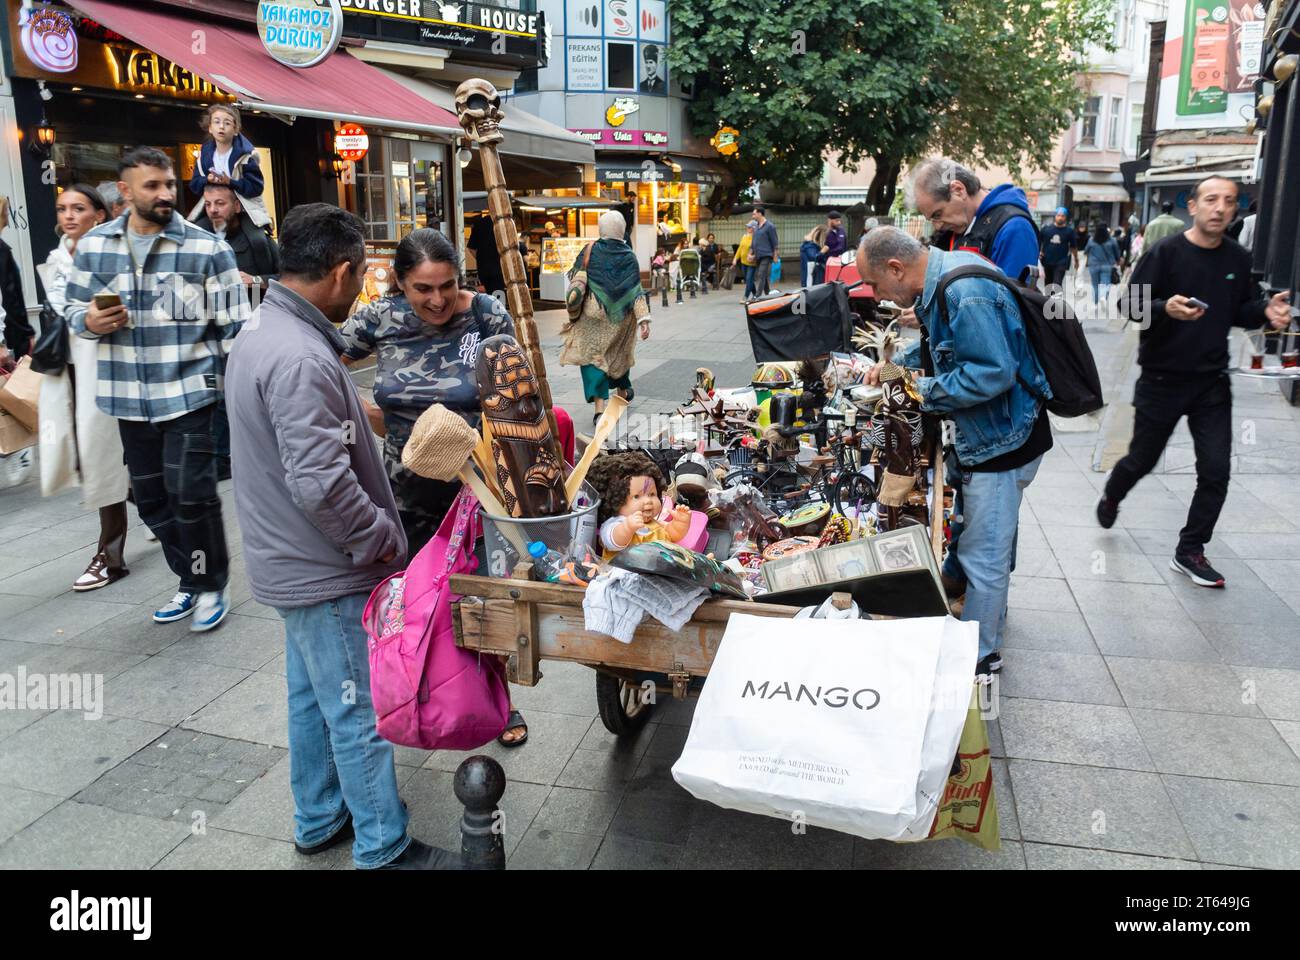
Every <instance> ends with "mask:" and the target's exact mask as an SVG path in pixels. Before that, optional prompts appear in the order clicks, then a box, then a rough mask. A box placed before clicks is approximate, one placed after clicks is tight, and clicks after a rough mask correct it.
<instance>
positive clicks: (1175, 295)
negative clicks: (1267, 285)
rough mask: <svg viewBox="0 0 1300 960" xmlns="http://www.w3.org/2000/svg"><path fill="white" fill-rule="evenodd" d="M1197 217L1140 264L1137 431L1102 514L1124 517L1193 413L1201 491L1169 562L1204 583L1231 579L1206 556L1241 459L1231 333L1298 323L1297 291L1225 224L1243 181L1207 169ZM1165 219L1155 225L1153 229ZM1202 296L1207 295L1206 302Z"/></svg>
mask: <svg viewBox="0 0 1300 960" xmlns="http://www.w3.org/2000/svg"><path fill="white" fill-rule="evenodd" d="M1187 209H1188V211H1189V212H1190V213H1191V215H1192V226H1191V227H1190V228H1189V229H1188V230H1187V231H1186V232H1185V233H1179V234H1177V235H1175V236H1173V237H1170V238H1168V239H1166V240H1164V241H1162V242H1160V243H1157V244H1152V246H1151V247H1150V249H1148V250H1147V252H1146V253H1145V255H1144V256H1143V257H1142V259H1141V260H1140V261H1139V262H1138V264H1137V266H1136V267H1135V268H1134V270H1133V276H1132V277H1131V278H1130V289H1132V290H1133V291H1134V295H1135V296H1138V297H1143V298H1147V299H1148V300H1149V303H1148V304H1147V309H1145V310H1140V311H1135V313H1136V315H1138V316H1141V317H1144V318H1146V317H1149V318H1150V321H1149V323H1147V324H1145V325H1144V326H1143V327H1142V332H1141V334H1140V339H1139V342H1138V365H1139V366H1140V367H1141V368H1142V374H1141V376H1140V377H1139V378H1138V381H1137V385H1136V386H1135V387H1134V389H1133V407H1134V424H1133V439H1132V440H1131V441H1130V442H1129V448H1128V454H1127V455H1126V456H1125V457H1124V459H1122V460H1120V462H1119V463H1117V464H1116V465H1115V469H1114V470H1112V471H1111V474H1110V478H1109V479H1108V480H1107V481H1106V488H1105V493H1104V494H1103V495H1102V498H1101V499H1100V500H1099V501H1098V503H1097V521H1098V522H1099V523H1100V524H1101V525H1102V526H1103V527H1106V528H1110V527H1111V526H1113V525H1114V523H1115V520H1116V518H1117V517H1118V516H1119V505H1120V503H1122V502H1123V500H1124V498H1125V497H1126V496H1128V493H1129V491H1130V490H1132V489H1133V487H1134V486H1136V484H1137V483H1138V481H1139V480H1141V479H1142V478H1143V477H1145V476H1146V475H1147V474H1148V473H1150V472H1151V471H1152V469H1154V468H1155V465H1156V462H1157V461H1158V460H1159V459H1160V455H1161V454H1162V453H1163V452H1164V449H1165V445H1166V444H1167V443H1168V442H1169V437H1170V436H1171V435H1172V434H1173V432H1174V428H1175V427H1177V426H1178V421H1179V420H1181V419H1182V418H1183V417H1186V418H1187V427H1188V429H1189V430H1190V431H1191V434H1192V447H1193V450H1194V451H1195V453H1196V492H1195V493H1193V494H1192V502H1191V506H1190V508H1189V509H1188V511H1187V523H1186V525H1185V526H1184V527H1183V529H1182V530H1181V532H1180V533H1179V535H1178V546H1177V547H1176V548H1175V549H1174V556H1173V559H1172V560H1171V561H1170V563H1169V565H1170V567H1171V568H1172V569H1174V570H1176V571H1177V572H1179V573H1182V574H1184V575H1186V576H1187V577H1190V578H1191V580H1192V582H1193V583H1195V584H1197V585H1198V586H1202V587H1222V586H1223V585H1224V583H1225V580H1224V577H1223V575H1222V574H1221V573H1219V572H1218V571H1217V570H1215V569H1214V567H1212V566H1211V565H1210V563H1209V561H1208V560H1207V559H1206V558H1205V545H1206V544H1207V543H1209V542H1210V539H1211V538H1212V537H1213V536H1214V526H1215V524H1216V523H1217V522H1218V519H1219V513H1220V511H1221V510H1222V509H1223V502H1224V500H1225V499H1227V496H1228V479H1229V474H1230V471H1231V458H1232V386H1231V382H1230V378H1229V376H1228V372H1227V370H1228V334H1229V332H1230V331H1231V329H1232V327H1234V326H1235V327H1246V328H1252V327H1253V328H1259V327H1260V326H1262V325H1264V324H1268V325H1269V326H1271V327H1272V328H1273V329H1274V330H1284V329H1286V327H1287V326H1288V325H1289V324H1290V322H1291V308H1290V306H1289V305H1288V302H1287V301H1288V297H1289V291H1288V292H1283V293H1279V294H1276V295H1275V296H1274V297H1273V298H1272V299H1271V300H1269V301H1268V302H1267V303H1265V302H1264V301H1262V300H1260V299H1259V297H1258V295H1257V293H1256V287H1255V284H1254V282H1253V281H1252V279H1251V275H1250V266H1251V264H1250V254H1248V253H1247V252H1246V251H1245V250H1244V249H1243V248H1242V247H1241V245H1240V244H1238V243H1237V242H1236V241H1235V240H1232V239H1231V238H1228V237H1226V236H1225V235H1224V234H1225V231H1226V230H1227V228H1228V224H1229V222H1230V221H1231V219H1232V216H1233V214H1234V213H1235V212H1236V209H1237V184H1236V183H1235V182H1234V181H1232V180H1227V179H1224V178H1223V177H1207V178H1206V179H1204V180H1202V181H1201V182H1200V183H1198V184H1197V185H1196V187H1195V188H1194V189H1193V190H1192V194H1191V197H1190V199H1189V200H1188V204H1187ZM1155 223H1156V221H1152V223H1151V224H1149V225H1148V231H1149V230H1150V228H1151V227H1152V226H1154V225H1155ZM1194 301H1199V304H1198V303H1197V302H1194Z"/></svg>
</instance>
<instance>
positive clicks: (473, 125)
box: [456, 79, 560, 437]
mask: <svg viewBox="0 0 1300 960" xmlns="http://www.w3.org/2000/svg"><path fill="white" fill-rule="evenodd" d="M456 115H457V117H458V118H459V120H460V125H461V128H462V129H463V130H464V131H465V135H466V136H468V137H469V138H470V139H471V140H473V141H474V142H475V143H477V144H478V147H479V149H478V153H479V157H480V158H481V161H482V164H483V181H484V183H485V184H486V185H487V195H488V212H489V213H490V214H491V216H492V235H493V236H494V237H495V238H496V242H497V253H498V254H500V256H501V270H502V273H503V274H504V275H505V280H506V302H507V304H508V305H509V307H510V315H511V316H512V317H514V320H515V332H516V333H517V334H518V335H519V337H518V339H519V341H520V343H521V344H522V345H523V348H524V351H525V352H526V353H527V354H528V363H529V364H530V365H531V366H532V368H533V376H534V377H535V378H536V380H537V388H538V391H539V393H540V394H541V400H542V406H543V407H544V408H545V409H546V420H547V423H548V424H549V425H550V428H551V436H553V437H558V436H559V435H560V431H559V430H558V429H557V428H556V425H555V411H554V410H552V409H551V384H550V381H549V380H548V379H547V377H546V363H545V362H544V361H543V360H542V350H541V346H540V345H539V343H538V336H537V323H536V321H535V320H534V319H533V298H532V295H531V294H530V293H529V292H528V274H527V272H526V271H525V270H524V258H523V255H522V254H521V253H520V252H519V230H518V229H517V228H516V227H515V219H514V216H513V215H512V214H511V212H510V195H509V193H507V192H506V178H505V173H504V172H502V169H501V158H500V157H499V156H498V155H497V145H498V144H500V143H501V142H502V141H503V140H504V139H505V137H504V135H503V134H502V133H501V121H502V120H503V119H505V114H503V113H502V112H501V94H499V93H497V89H496V87H494V86H492V84H490V83H488V81H486V80H482V79H471V80H466V81H465V82H464V83H462V84H461V85H460V86H459V87H457V88H456Z"/></svg>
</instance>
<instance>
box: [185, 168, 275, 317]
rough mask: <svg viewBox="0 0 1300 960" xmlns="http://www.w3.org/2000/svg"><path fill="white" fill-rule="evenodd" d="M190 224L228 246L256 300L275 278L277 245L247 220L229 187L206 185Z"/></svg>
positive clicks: (259, 228) (236, 197)
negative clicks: (255, 291)
mask: <svg viewBox="0 0 1300 960" xmlns="http://www.w3.org/2000/svg"><path fill="white" fill-rule="evenodd" d="M194 223H195V224H197V225H198V226H200V227H202V228H203V229H204V230H208V231H211V232H212V233H214V234H215V235H216V236H217V237H219V238H220V239H222V240H224V241H226V243H227V244H229V245H230V249H231V250H232V251H233V252H234V254H235V262H236V263H238V264H239V275H240V278H241V279H242V280H243V281H244V283H245V284H247V285H248V286H249V287H250V289H251V288H253V287H256V288H257V291H258V295H259V297H260V295H261V294H262V293H265V292H266V289H267V287H268V286H269V285H270V282H271V281H272V280H274V279H275V278H276V277H277V276H279V274H280V247H279V245H278V244H277V243H276V242H275V240H273V239H272V238H271V237H268V236H267V235H266V231H265V230H263V229H262V228H261V227H259V226H257V225H256V224H255V223H253V221H252V220H250V219H249V218H248V216H247V215H246V214H245V213H244V207H243V204H241V203H240V202H239V194H237V193H236V192H235V191H234V190H233V189H231V188H230V187H227V186H222V185H220V184H215V183H210V184H208V186H207V187H206V188H205V189H204V191H203V212H202V213H201V214H199V215H198V216H197V217H195V218H194Z"/></svg>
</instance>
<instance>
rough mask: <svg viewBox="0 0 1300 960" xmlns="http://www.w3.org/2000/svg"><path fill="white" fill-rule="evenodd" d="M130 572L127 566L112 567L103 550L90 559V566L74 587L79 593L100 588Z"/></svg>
mask: <svg viewBox="0 0 1300 960" xmlns="http://www.w3.org/2000/svg"><path fill="white" fill-rule="evenodd" d="M130 572H131V571H130V570H128V569H127V568H126V567H110V566H109V565H108V557H107V556H106V555H105V554H104V553H103V552H102V551H101V552H100V553H97V554H95V558H94V559H93V560H91V561H90V566H88V567H87V568H86V572H85V573H83V574H82V575H81V576H79V577H78V578H77V580H76V582H75V583H73V585H72V589H73V590H76V591H77V592H78V593H85V592H86V591H88V590H98V589H99V588H100V587H106V586H108V585H109V584H110V583H116V582H117V581H118V580H121V579H122V578H123V577H125V576H126V575H127V574H128V573H130Z"/></svg>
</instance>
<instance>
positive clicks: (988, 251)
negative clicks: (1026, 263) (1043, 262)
mask: <svg viewBox="0 0 1300 960" xmlns="http://www.w3.org/2000/svg"><path fill="white" fill-rule="evenodd" d="M1017 217H1020V218H1022V219H1024V220H1028V221H1029V224H1030V226H1032V227H1033V228H1034V234H1035V235H1037V233H1038V225H1037V224H1036V223H1034V218H1033V217H1031V216H1030V215H1029V211H1028V210H1026V209H1025V208H1024V207H1021V206H1018V205H1017V204H1014V203H999V204H998V205H997V206H995V207H990V208H989V209H987V210H985V211H984V212H983V213H982V214H980V215H979V216H978V217H977V218H976V219H975V222H974V223H973V224H971V228H970V229H969V230H968V231H966V233H964V234H953V233H947V232H946V231H945V232H944V233H943V234H941V235H937V239H938V240H939V241H940V243H941V244H942V245H943V249H945V250H965V251H967V252H969V253H978V254H979V255H980V256H981V257H983V258H984V259H985V260H990V261H991V260H992V259H993V241H994V240H996V239H997V236H998V233H999V232H1001V230H1002V228H1003V227H1004V226H1006V225H1007V224H1008V223H1010V222H1011V221H1012V220H1015V219H1016V218H1017ZM940 243H936V244H935V245H936V246H939V245H940ZM1011 279H1012V280H1019V279H1020V278H1019V277H1012V278H1011Z"/></svg>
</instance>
